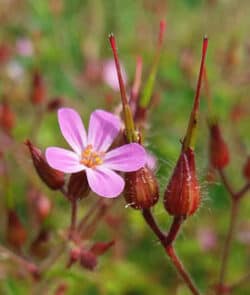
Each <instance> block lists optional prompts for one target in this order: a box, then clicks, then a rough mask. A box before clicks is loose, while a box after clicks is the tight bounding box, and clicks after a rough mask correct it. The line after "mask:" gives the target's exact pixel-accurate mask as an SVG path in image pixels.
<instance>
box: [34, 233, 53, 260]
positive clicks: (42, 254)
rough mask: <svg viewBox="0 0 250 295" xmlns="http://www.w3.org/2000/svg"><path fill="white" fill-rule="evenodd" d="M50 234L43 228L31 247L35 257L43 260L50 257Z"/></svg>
mask: <svg viewBox="0 0 250 295" xmlns="http://www.w3.org/2000/svg"><path fill="white" fill-rule="evenodd" d="M49 238H50V235H49V232H48V230H47V229H44V228H42V229H41V230H40V231H39V232H38V234H37V236H36V237H35V239H34V240H33V241H32V243H31V245H30V252H31V254H32V255H33V256H35V257H37V258H40V259H43V258H46V257H48V254H49V251H50V245H49V243H48V242H49Z"/></svg>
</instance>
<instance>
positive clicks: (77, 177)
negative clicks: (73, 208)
mask: <svg viewBox="0 0 250 295" xmlns="http://www.w3.org/2000/svg"><path fill="white" fill-rule="evenodd" d="M89 192H90V187H89V184H88V180H87V176H86V172H85V171H80V172H77V173H73V174H71V176H70V179H69V184H68V193H67V195H68V196H69V198H70V199H74V200H76V199H82V198H85V197H87V196H88V194H89Z"/></svg>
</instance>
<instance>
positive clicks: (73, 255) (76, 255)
mask: <svg viewBox="0 0 250 295" xmlns="http://www.w3.org/2000/svg"><path fill="white" fill-rule="evenodd" d="M80 256H81V248H79V247H75V248H73V249H71V250H70V253H69V261H68V263H67V268H70V267H71V266H72V265H73V264H74V263H76V262H77V261H78V260H79V259H80Z"/></svg>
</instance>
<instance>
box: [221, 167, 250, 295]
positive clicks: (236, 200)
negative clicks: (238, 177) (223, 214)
mask: <svg viewBox="0 0 250 295" xmlns="http://www.w3.org/2000/svg"><path fill="white" fill-rule="evenodd" d="M219 173H220V176H221V181H222V183H223V184H224V186H225V188H226V190H227V191H228V193H229V196H230V199H231V213H230V218H229V220H230V221H229V226H228V231H227V235H226V239H225V242H224V247H223V250H222V260H221V266H220V273H219V282H218V284H217V286H218V288H217V290H216V294H218V295H219V294H222V293H221V289H223V287H224V281H225V278H226V274H227V270H228V260H229V254H230V249H231V246H232V242H233V238H234V233H235V227H236V223H237V219H238V215H239V214H238V213H239V206H240V200H241V199H242V198H243V197H244V196H245V194H246V193H247V192H248V191H249V190H250V183H249V182H248V183H246V184H245V185H244V186H243V188H242V189H240V190H239V191H238V192H235V190H234V189H233V188H232V186H231V184H230V182H229V181H228V179H227V177H226V175H225V173H224V171H223V170H219Z"/></svg>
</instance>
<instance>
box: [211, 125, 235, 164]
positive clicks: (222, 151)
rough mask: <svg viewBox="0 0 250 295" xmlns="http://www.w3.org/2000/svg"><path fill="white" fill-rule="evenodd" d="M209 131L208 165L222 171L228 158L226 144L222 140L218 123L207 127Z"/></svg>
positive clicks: (227, 162)
mask: <svg viewBox="0 0 250 295" xmlns="http://www.w3.org/2000/svg"><path fill="white" fill-rule="evenodd" d="M209 129H210V143H209V149H210V151H209V152H210V163H211V165H212V167H214V168H216V169H223V168H224V167H226V166H227V165H228V164H229V161H230V156H229V150H228V146H227V144H226V142H225V141H224V139H223V136H222V133H221V130H220V126H219V124H218V123H213V124H211V125H210V126H209Z"/></svg>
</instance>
